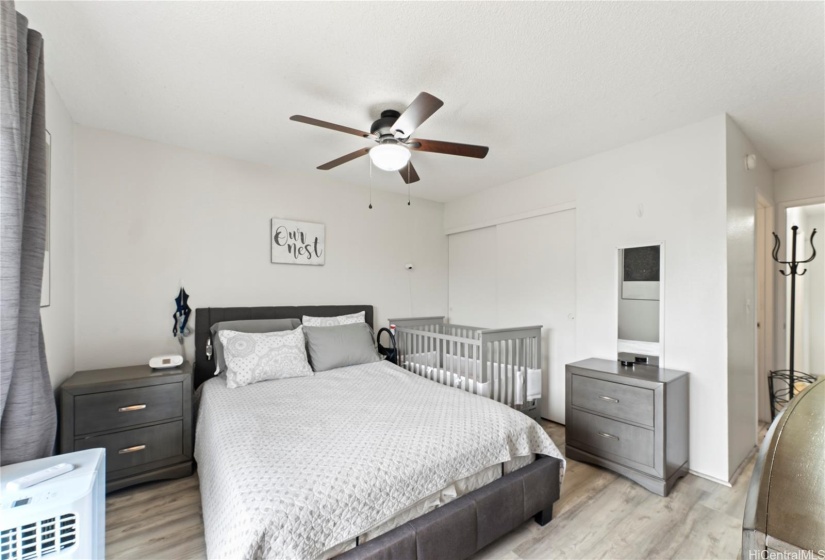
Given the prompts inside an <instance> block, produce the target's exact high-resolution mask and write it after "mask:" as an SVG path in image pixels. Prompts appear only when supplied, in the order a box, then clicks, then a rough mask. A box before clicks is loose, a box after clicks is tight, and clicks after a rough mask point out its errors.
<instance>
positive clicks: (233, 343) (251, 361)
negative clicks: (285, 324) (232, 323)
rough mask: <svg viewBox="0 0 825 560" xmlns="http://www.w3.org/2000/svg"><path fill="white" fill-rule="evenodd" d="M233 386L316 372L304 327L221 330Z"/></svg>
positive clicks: (229, 379)
mask: <svg viewBox="0 0 825 560" xmlns="http://www.w3.org/2000/svg"><path fill="white" fill-rule="evenodd" d="M218 337H219V338H220V340H221V344H223V356H224V360H225V362H226V386H227V387H229V388H230V389H234V388H235V387H243V386H244V385H250V384H252V383H257V382H258V381H266V380H267V379H286V378H288V377H304V376H307V375H312V368H311V367H310V365H309V362H308V361H307V350H306V342H305V340H304V331H303V327H298V328H297V329H295V330H292V331H280V332H271V333H244V332H238V331H230V330H222V331H218Z"/></svg>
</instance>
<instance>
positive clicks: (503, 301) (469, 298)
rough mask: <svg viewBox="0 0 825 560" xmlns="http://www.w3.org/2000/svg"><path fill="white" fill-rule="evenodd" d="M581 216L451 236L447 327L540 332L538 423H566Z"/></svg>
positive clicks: (559, 215)
mask: <svg viewBox="0 0 825 560" xmlns="http://www.w3.org/2000/svg"><path fill="white" fill-rule="evenodd" d="M575 230H576V212H575V210H566V211H564V212H557V213H554V214H548V215H545V216H538V217H535V218H529V219H526V220H518V221H515V222H509V223H506V224H500V225H497V226H493V227H488V228H483V229H478V230H473V231H468V232H464V233H457V234H453V235H451V236H450V240H449V247H450V321H451V322H453V323H460V324H465V325H473V326H482V327H491V328H503V327H518V326H530V325H542V326H543V327H544V328H543V330H542V334H543V337H542V372H543V380H542V396H543V398H542V405H541V416H542V417H544V418H547V419H549V420H553V421H554V422H560V423H564V401H565V391H564V385H565V383H564V365H565V364H566V363H569V362H571V361H572V360H573V359H574V357H575V346H576V344H575V342H576V338H575V337H576V328H575V321H574V318H575V317H574V314H575V311H576V242H575Z"/></svg>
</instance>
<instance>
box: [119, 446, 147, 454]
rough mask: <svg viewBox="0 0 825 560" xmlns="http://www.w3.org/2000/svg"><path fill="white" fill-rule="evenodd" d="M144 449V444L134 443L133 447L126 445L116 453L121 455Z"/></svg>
mask: <svg viewBox="0 0 825 560" xmlns="http://www.w3.org/2000/svg"><path fill="white" fill-rule="evenodd" d="M144 449H146V446H145V445H135V446H133V447H126V448H124V449H121V450H120V451H118V454H120V455H123V454H125V453H134V452H135V451H143V450H144Z"/></svg>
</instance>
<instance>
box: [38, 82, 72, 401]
mask: <svg viewBox="0 0 825 560" xmlns="http://www.w3.org/2000/svg"><path fill="white" fill-rule="evenodd" d="M46 129H47V130H48V131H49V133H50V134H51V136H52V147H51V187H50V188H51V204H50V209H49V211H50V214H49V219H50V220H51V222H50V227H51V235H50V243H51V252H50V269H51V270H50V274H51V278H50V284H51V290H50V291H51V297H50V305H49V306H48V307H43V308H41V309H40V318H41V320H42V323H43V338H44V339H45V343H46V360H47V362H48V364H49V375H50V377H51V380H52V386H53V387H54V388H55V389H57V388H58V386H59V385H60V384H61V383H62V382H63V381H64V380H65V379H66V378H68V377H69V376H70V375H71V374H72V373H74V365H75V364H74V362H75V351H74V345H75V336H74V326H75V323H74V322H75V301H74V289H75V281H74V257H75V244H74V212H75V208H74V191H75V185H74V123H73V122H72V118H71V116H70V115H69V112H68V111H67V110H66V107H65V106H64V105H63V100H62V99H60V95H59V94H58V93H57V90H56V89H55V87H54V86H53V85H52V82H51V80H50V79H48V78H47V79H46Z"/></svg>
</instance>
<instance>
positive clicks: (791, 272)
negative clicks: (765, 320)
mask: <svg viewBox="0 0 825 560" xmlns="http://www.w3.org/2000/svg"><path fill="white" fill-rule="evenodd" d="M798 230H799V226H793V227H792V228H791V260H789V261H783V260H780V259H779V248H780V246H781V242H780V241H779V236H778V235H776V232H773V254H772V255H771V256H772V257H773V260H774V261H776V262H778V263H779V264H781V265H782V266H783V268H784V267H787V270H780V271H779V274H781V275H782V276H785V277H788V276H790V278H791V299H790V306H791V332H790V337H789V345H790V348H789V352H788V353H789V356H790V360H789V362H790V363H789V364H788V370H787V372H786V371H784V370H778V371H772V372H771V375H770V397H771V418H775V417H776V412H777V404H786V403H788V402H789V401H790V400H791V399H792V398H793V397H794V383H796V381H805V382H806V383H813V382H814V381H815V379H814V377H813V376H812V375H808V374H807V373H805V372H801V371H800V372H798V371H796V370H795V369H794V351H795V349H796V348H795V347H796V344H795V340H796V277H797V276H803V275H804V274H805V273H806V272H808V269H807V268H806V269H804V270H802V272H800V271H799V265H801V264H805V263H809V262H811V261H812V260H814V258H816V247H814V237H815V236H816V228H814V230H813V232H812V233H811V256H810V257H808V258H807V259H805V260H804V261H799V260H797V259H796V233H797V231H798ZM780 379H781V380H783V381H784V380H785V379H787V383H788V388H787V392H786V391H785V390H784V389H782V390H776V388H775V387H774V384H773V383H774V381H776V380H780ZM786 396H787V400H785V399H784V398H783V397H786Z"/></svg>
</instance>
